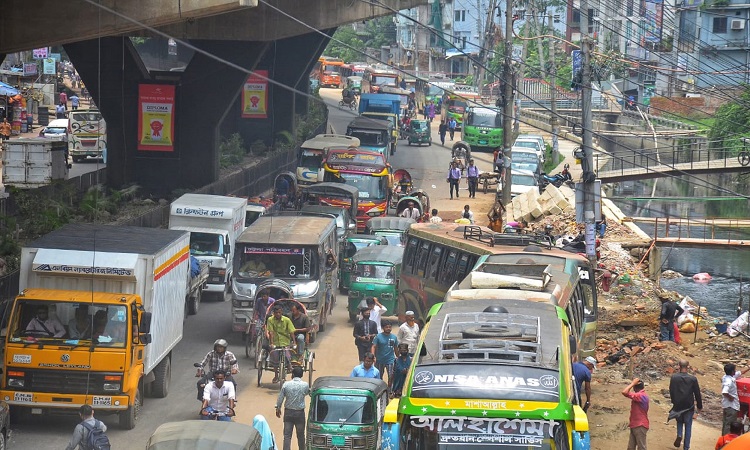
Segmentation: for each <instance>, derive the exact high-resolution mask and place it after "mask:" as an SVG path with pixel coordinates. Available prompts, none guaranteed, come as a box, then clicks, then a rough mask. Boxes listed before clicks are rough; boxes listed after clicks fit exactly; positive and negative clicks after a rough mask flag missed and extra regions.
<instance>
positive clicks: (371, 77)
mask: <svg viewBox="0 0 750 450" xmlns="http://www.w3.org/2000/svg"><path fill="white" fill-rule="evenodd" d="M385 87H390V88H397V87H398V73H396V71H395V70H391V69H389V68H387V67H383V66H370V67H367V68H365V74H364V75H362V93H363V94H376V93H378V92H381V91H382V89H383V88H385Z"/></svg>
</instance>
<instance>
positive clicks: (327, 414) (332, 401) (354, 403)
mask: <svg viewBox="0 0 750 450" xmlns="http://www.w3.org/2000/svg"><path fill="white" fill-rule="evenodd" d="M311 415H312V417H311V418H310V420H311V421H313V422H319V423H336V424H342V425H343V424H354V425H358V424H359V425H361V424H369V423H373V422H375V421H376V420H377V419H376V418H375V402H374V401H373V399H372V398H370V397H365V396H364V395H326V394H322V395H318V396H317V397H316V398H315V405H314V406H313V408H312V414H311Z"/></svg>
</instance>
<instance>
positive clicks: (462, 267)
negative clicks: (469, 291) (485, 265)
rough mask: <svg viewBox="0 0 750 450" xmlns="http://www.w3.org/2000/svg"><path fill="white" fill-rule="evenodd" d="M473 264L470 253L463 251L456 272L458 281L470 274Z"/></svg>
mask: <svg viewBox="0 0 750 450" xmlns="http://www.w3.org/2000/svg"><path fill="white" fill-rule="evenodd" d="M471 269H472V266H471V265H470V264H469V255H467V254H466V253H462V254H461V257H460V258H459V260H458V271H457V272H456V281H461V280H463V279H464V277H466V275H468V274H469V270H471Z"/></svg>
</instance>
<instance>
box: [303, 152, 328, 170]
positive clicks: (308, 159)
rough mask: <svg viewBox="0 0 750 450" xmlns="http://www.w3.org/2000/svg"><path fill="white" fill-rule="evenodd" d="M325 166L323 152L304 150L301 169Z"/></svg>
mask: <svg viewBox="0 0 750 450" xmlns="http://www.w3.org/2000/svg"><path fill="white" fill-rule="evenodd" d="M322 164H323V152H322V151H320V150H302V157H301V158H300V161H299V165H300V167H305V168H311V167H315V168H319V167H320V166H321V165H322Z"/></svg>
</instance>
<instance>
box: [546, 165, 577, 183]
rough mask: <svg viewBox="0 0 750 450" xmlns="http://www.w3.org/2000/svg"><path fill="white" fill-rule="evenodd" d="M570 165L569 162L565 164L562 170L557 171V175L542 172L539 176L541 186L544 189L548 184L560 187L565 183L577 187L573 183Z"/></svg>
mask: <svg viewBox="0 0 750 450" xmlns="http://www.w3.org/2000/svg"><path fill="white" fill-rule="evenodd" d="M569 168H570V166H569V165H568V164H565V166H564V167H563V170H562V172H560V173H557V174H555V175H547V174H546V173H543V174H541V176H540V178H539V182H540V185H541V186H540V187H541V188H542V189H544V188H545V187H546V186H547V185H548V184H552V185H553V186H555V187H558V188H559V187H560V186H562V185H563V184H566V185H568V186H570V187H575V184H574V183H573V176H572V175H571V174H570V170H568V169H569Z"/></svg>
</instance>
